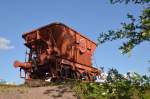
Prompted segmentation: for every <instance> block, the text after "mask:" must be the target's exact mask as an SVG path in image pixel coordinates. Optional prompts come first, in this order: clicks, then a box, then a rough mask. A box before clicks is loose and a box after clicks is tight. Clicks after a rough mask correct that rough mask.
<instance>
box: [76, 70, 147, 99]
mask: <svg viewBox="0 0 150 99" xmlns="http://www.w3.org/2000/svg"><path fill="white" fill-rule="evenodd" d="M74 91H75V92H76V94H77V95H78V96H79V97H80V98H81V99H148V98H147V97H149V96H150V84H149V77H147V76H140V75H139V74H137V73H134V75H132V76H130V75H129V73H128V75H127V77H124V76H123V75H122V74H119V73H118V71H117V70H116V69H110V70H109V71H108V76H107V80H106V82H105V83H88V82H77V83H76V84H75V85H74Z"/></svg>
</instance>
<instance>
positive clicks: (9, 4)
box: [0, 0, 150, 83]
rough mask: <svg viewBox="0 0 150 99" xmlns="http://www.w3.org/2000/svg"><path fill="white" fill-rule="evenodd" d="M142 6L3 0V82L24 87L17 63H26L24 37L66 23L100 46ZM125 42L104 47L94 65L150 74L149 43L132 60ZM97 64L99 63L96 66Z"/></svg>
mask: <svg viewBox="0 0 150 99" xmlns="http://www.w3.org/2000/svg"><path fill="white" fill-rule="evenodd" d="M141 10H142V6H139V5H132V4H129V5H123V4H121V5H119V4H117V5H111V4H110V3H109V0H0V46H1V47H0V79H1V78H2V79H5V80H7V81H9V82H16V83H22V82H23V79H20V78H19V69H15V68H14V67H13V62H14V61H15V60H20V61H24V57H25V46H24V45H23V43H24V41H23V39H22V37H21V36H22V34H23V33H24V32H27V31H31V30H32V29H36V28H38V27H40V26H43V25H46V24H49V23H52V22H62V23H64V24H66V25H68V26H70V27H72V28H73V29H75V30H76V31H78V32H81V33H82V34H83V35H86V36H87V37H89V38H90V39H92V40H94V41H95V42H96V40H97V37H98V35H99V33H101V32H106V31H107V30H109V29H117V28H119V27H120V23H121V22H125V21H127V19H126V14H127V13H128V12H129V13H133V14H134V15H135V16H137V15H139V14H140V12H141ZM121 44H122V41H114V42H108V43H105V44H103V45H100V46H99V47H98V48H97V49H96V51H95V54H94V57H93V59H94V62H93V64H94V65H95V66H96V65H97V66H104V67H105V69H106V70H107V68H112V67H113V68H117V69H118V70H119V72H121V73H126V72H127V71H135V72H138V73H140V74H146V73H148V72H147V70H148V66H150V64H149V63H148V62H147V61H148V60H149V58H150V54H148V52H149V49H150V46H149V43H147V42H146V43H143V44H141V45H139V46H137V47H136V48H135V49H134V50H133V51H132V53H131V56H130V57H129V56H128V55H122V54H121V53H120V51H119V50H118V47H119V46H120V45H121ZM95 61H96V62H95Z"/></svg>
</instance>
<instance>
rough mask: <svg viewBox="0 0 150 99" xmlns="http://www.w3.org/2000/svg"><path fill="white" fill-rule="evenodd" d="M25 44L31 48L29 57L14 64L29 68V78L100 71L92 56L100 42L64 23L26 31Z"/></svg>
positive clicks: (79, 74)
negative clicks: (92, 60) (92, 61)
mask: <svg viewBox="0 0 150 99" xmlns="http://www.w3.org/2000/svg"><path fill="white" fill-rule="evenodd" d="M22 37H23V38H24V40H25V46H27V47H28V48H29V52H28V53H27V55H28V61H27V62H24V63H22V62H18V61H16V62H15V64H14V66H15V67H20V68H23V69H24V70H25V71H27V72H28V78H32V79H46V78H47V77H52V78H54V79H62V78H73V79H80V78H82V77H81V76H82V74H86V78H87V77H88V79H86V80H90V81H93V79H92V77H94V76H97V75H100V71H99V70H98V69H96V68H93V67H92V63H91V57H92V54H93V53H94V50H95V48H96V44H95V43H94V42H93V41H91V40H90V39H88V38H87V37H85V36H82V35H81V34H80V33H78V32H76V31H74V30H73V29H71V28H69V27H68V26H66V25H64V24H62V23H53V24H50V25H47V26H44V27H41V28H39V29H36V30H33V31H31V32H28V33H24V34H23V36H22Z"/></svg>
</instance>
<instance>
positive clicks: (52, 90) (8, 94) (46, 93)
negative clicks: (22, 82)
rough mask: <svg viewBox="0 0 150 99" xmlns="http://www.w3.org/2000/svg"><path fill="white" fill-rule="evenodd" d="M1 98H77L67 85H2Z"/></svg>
mask: <svg viewBox="0 0 150 99" xmlns="http://www.w3.org/2000/svg"><path fill="white" fill-rule="evenodd" d="M0 99H77V97H76V96H75V93H74V92H73V91H72V90H71V88H70V87H68V86H66V85H58V86H46V87H32V88H30V87H0Z"/></svg>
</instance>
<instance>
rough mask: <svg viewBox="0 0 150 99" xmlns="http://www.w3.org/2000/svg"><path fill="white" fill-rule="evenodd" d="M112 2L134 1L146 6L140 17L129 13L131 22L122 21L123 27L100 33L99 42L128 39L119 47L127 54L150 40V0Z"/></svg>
mask: <svg viewBox="0 0 150 99" xmlns="http://www.w3.org/2000/svg"><path fill="white" fill-rule="evenodd" d="M110 3H111V4H116V3H125V4H128V3H134V4H140V5H141V6H144V7H145V8H144V9H143V11H142V13H141V15H140V16H139V17H138V18H135V17H134V16H133V15H131V14H127V18H128V19H129V20H130V22H129V23H125V22H123V23H121V25H122V27H121V28H120V29H117V30H109V31H108V32H106V33H100V35H99V37H98V44H102V43H105V42H107V41H113V40H118V39H126V40H127V42H125V43H123V45H122V46H120V47H119V49H120V50H121V51H122V53H123V54H125V53H128V52H130V51H131V50H132V49H133V48H134V47H135V46H137V45H139V44H140V43H142V42H145V41H148V42H149V41H150V0H110Z"/></svg>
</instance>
